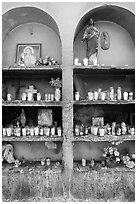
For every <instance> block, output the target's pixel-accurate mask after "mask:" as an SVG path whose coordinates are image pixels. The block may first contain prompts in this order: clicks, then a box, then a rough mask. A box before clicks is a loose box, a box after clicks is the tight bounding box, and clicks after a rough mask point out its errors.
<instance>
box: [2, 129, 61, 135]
mask: <svg viewBox="0 0 137 204" xmlns="http://www.w3.org/2000/svg"><path fill="white" fill-rule="evenodd" d="M56 135H57V136H58V137H61V136H62V129H61V127H57V128H55V127H54V126H53V127H42V126H36V127H33V126H32V127H29V126H26V127H22V128H21V127H19V126H17V127H7V128H5V127H4V128H3V136H8V137H10V136H16V137H20V136H50V137H54V136H56Z"/></svg>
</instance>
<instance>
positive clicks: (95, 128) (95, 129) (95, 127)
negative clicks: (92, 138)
mask: <svg viewBox="0 0 137 204" xmlns="http://www.w3.org/2000/svg"><path fill="white" fill-rule="evenodd" d="M93 134H94V135H97V134H98V127H97V126H94V133H93Z"/></svg>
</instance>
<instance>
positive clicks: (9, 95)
mask: <svg viewBox="0 0 137 204" xmlns="http://www.w3.org/2000/svg"><path fill="white" fill-rule="evenodd" d="M7 100H8V101H11V94H10V93H8V94H7Z"/></svg>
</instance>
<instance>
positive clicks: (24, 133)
mask: <svg viewBox="0 0 137 204" xmlns="http://www.w3.org/2000/svg"><path fill="white" fill-rule="evenodd" d="M26 133H27V130H26V128H25V127H24V128H22V135H23V136H26Z"/></svg>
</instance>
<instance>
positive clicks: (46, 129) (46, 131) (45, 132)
mask: <svg viewBox="0 0 137 204" xmlns="http://www.w3.org/2000/svg"><path fill="white" fill-rule="evenodd" d="M44 134H45V135H46V136H48V137H49V135H50V128H49V127H45V128H44Z"/></svg>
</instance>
